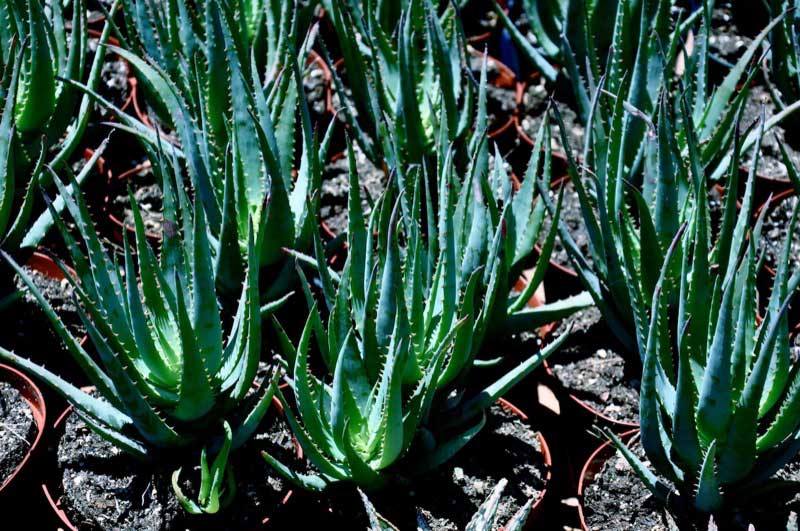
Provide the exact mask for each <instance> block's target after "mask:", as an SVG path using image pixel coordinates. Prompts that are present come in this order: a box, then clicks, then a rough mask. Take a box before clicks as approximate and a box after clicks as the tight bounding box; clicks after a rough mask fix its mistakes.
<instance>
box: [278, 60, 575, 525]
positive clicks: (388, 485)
mask: <svg viewBox="0 0 800 531" xmlns="http://www.w3.org/2000/svg"><path fill="white" fill-rule="evenodd" d="M483 76H484V77H483V82H482V90H481V99H480V102H481V103H480V104H479V108H483V100H482V97H483V90H484V89H483V87H485V70H484V73H483ZM479 116H481V118H479V120H481V119H485V118H484V117H483V115H482V114H481V115H479ZM476 130H482V128H481V127H479V126H478V127H476ZM439 148H440V149H439V153H441V154H442V155H441V157H442V158H441V160H438V161H436V162H435V163H430V166H431V167H434V168H438V173H437V174H435V175H428V174H427V173H426V172H424V171H423V170H422V168H423V167H426V166H428V165H427V164H426V165H423V166H422V167H420V166H411V167H408V168H405V167H402V166H401V167H397V168H393V171H396V172H397V181H396V182H397V183H398V187H397V189H398V190H400V191H399V192H394V191H393V189H392V188H390V189H388V190H387V192H386V193H385V194H384V195H383V196H382V197H381V199H380V200H379V202H378V203H377V204H376V205H375V207H374V208H373V210H372V212H371V213H370V215H369V217H368V218H367V217H366V216H365V214H364V212H363V207H362V206H361V205H362V203H361V198H360V192H359V187H358V181H357V176H356V174H355V171H354V170H355V161H354V157H353V154H352V150H351V151H350V165H351V175H350V179H351V182H350V201H349V225H348V233H347V234H348V236H347V238H348V242H347V243H348V245H347V248H348V257H347V260H346V262H345V264H344V266H343V269H342V271H341V273H338V272H333V271H330V270H329V268H328V267H327V265H326V264H325V262H324V255H323V254H322V252H321V245H320V244H319V240H317V242H318V243H317V244H316V248H317V258H316V264H317V265H316V270H317V271H318V273H319V278H320V283H321V291H322V296H323V299H324V303H320V304H318V303H317V302H316V301H315V300H314V296H313V293H312V291H311V290H310V289H307V290H306V297H307V299H308V303H309V308H310V316H309V318H308V320H307V322H306V325H305V328H304V329H303V332H302V335H301V337H300V340H299V342H298V343H297V344H296V346H295V345H293V344H292V342H291V341H290V339H289V338H288V336H286V335H285V334H283V333H281V335H282V336H283V340H282V341H281V344H282V345H283V352H284V359H285V367H286V370H287V374H288V376H289V378H290V387H291V391H292V393H291V395H292V398H293V400H291V401H290V400H289V398H287V397H286V396H285V394H284V393H283V392H280V391H279V392H278V397H279V399H280V400H281V403H282V404H283V405H284V408H285V409H286V411H287V418H288V420H289V422H290V424H291V425H292V427H293V431H294V433H295V435H296V437H297V438H298V441H299V442H300V444H301V446H302V447H303V449H304V451H305V454H306V455H307V457H308V460H309V461H310V463H311V464H312V465H313V467H314V470H313V472H305V471H298V470H295V469H293V468H292V467H290V466H287V465H286V464H284V463H282V462H281V461H280V460H278V459H276V458H275V457H274V456H271V455H270V454H269V453H266V454H265V458H266V459H267V460H268V461H269V462H270V463H271V464H272V465H273V466H274V467H275V468H276V470H278V471H279V472H281V473H282V474H283V475H284V476H285V477H286V478H287V479H290V480H292V481H294V482H296V483H298V484H299V485H301V486H303V487H304V488H306V489H310V490H315V491H321V490H326V489H328V488H331V487H332V488H333V489H334V490H335V488H336V486H337V485H339V486H341V485H343V484H344V485H345V486H346V485H348V484H356V485H359V486H361V487H363V488H366V489H370V490H373V491H375V490H378V491H382V492H380V493H376V494H375V497H374V501H375V502H376V503H377V504H378V505H379V506H382V507H387V510H391V511H392V514H391V515H388V514H387V515H386V516H387V517H388V518H389V519H390V520H397V521H395V522H394V523H395V524H396V525H400V526H401V527H403V526H405V525H407V523H404V522H406V519H408V518H409V517H410V516H409V513H408V512H405V513H404V509H408V507H404V506H405V505H406V504H412V503H422V504H425V503H426V501H425V500H422V499H420V498H414V500H415V501H411V500H410V499H409V498H407V496H410V494H408V493H409V492H410V491H414V490H415V488H414V487H413V485H419V486H420V487H421V486H422V485H426V484H429V483H430V484H431V485H434V487H432V488H437V487H435V485H438V486H439V487H438V488H445V487H443V486H442V482H443V481H444V482H446V481H447V479H446V478H447V477H448V474H449V473H451V472H452V471H450V470H449V469H448V471H443V472H435V471H436V470H441V469H442V468H444V467H445V466H455V467H456V468H458V465H452V463H453V462H458V463H462V464H463V463H466V462H467V461H469V459H468V458H467V457H466V456H467V455H468V454H470V448H475V449H478V448H480V449H481V450H480V454H481V455H484V456H485V455H486V452H487V451H491V452H493V453H496V454H497V456H495V459H496V460H497V461H496V462H497V463H501V462H503V463H505V465H504V466H510V467H511V468H513V467H514V465H512V464H509V460H510V461H515V458H510V457H509V456H508V455H505V456H501V454H504V452H505V451H506V450H511V448H517V449H518V445H519V444H520V443H525V444H528V447H527V450H525V451H524V452H523V451H522V450H520V451H519V452H520V453H518V454H513V455H516V456H517V457H516V462H517V464H520V463H519V461H520V460H526V461H527V460H529V461H532V462H535V461H536V460H537V459H538V460H541V457H538V458H537V457H536V455H537V453H539V454H540V453H542V452H543V450H542V449H541V447H540V448H539V449H537V448H536V442H535V440H536V436H535V435H534V434H533V433H532V432H531V431H530V430H529V429H526V428H524V427H523V426H522V425H519V424H518V422H519V419H515V418H514V416H513V415H512V416H511V417H507V416H504V413H503V412H502V410H501V409H500V408H496V407H494V406H493V404H494V403H495V402H496V401H497V400H498V399H499V398H500V397H501V396H502V395H503V394H504V393H505V392H506V391H508V390H509V389H510V388H511V387H513V385H515V384H516V383H518V382H520V381H521V380H522V379H523V378H524V377H525V376H526V375H527V374H529V373H531V372H532V371H533V370H534V369H535V368H536V367H537V366H539V365H540V363H541V361H542V360H543V359H545V358H546V357H547V356H548V355H550V354H551V353H552V352H554V351H555V350H556V349H557V348H558V346H559V345H560V344H561V343H563V341H564V339H565V337H566V336H563V337H561V338H559V339H557V340H555V341H553V342H552V343H550V344H549V345H547V346H546V347H544V348H543V349H542V350H541V351H536V352H534V353H533V354H532V355H530V356H529V357H526V358H522V359H520V358H519V357H517V356H514V355H512V354H509V355H507V356H505V358H506V359H505V360H503V361H505V363H506V365H510V367H509V368H508V369H504V370H505V371H506V372H504V373H503V375H502V376H500V377H499V378H497V379H496V380H494V381H491V383H487V384H486V385H485V386H484V385H483V384H482V383H481V382H480V378H477V376H478V375H477V374H476V373H477V372H478V371H477V370H473V365H474V364H475V363H478V364H481V363H483V360H482V359H481V358H482V356H481V353H482V352H483V349H482V346H485V345H486V342H485V339H486V338H488V337H490V335H492V334H494V335H497V334H499V333H502V331H507V332H508V331H512V330H517V331H519V330H534V329H535V328H536V327H537V326H541V325H544V324H547V323H549V322H551V321H552V320H555V319H558V318H561V317H564V316H566V315H569V314H570V313H572V312H573V311H575V309H576V308H580V307H583V306H585V304H586V300H585V299H586V297H577V298H575V299H572V300H566V301H557V302H555V303H551V304H550V305H544V306H540V307H538V308H535V309H532V308H529V307H527V304H526V303H527V301H528V299H530V296H531V294H532V293H533V291H535V289H536V287H537V286H538V285H539V283H540V282H541V277H542V276H543V268H546V265H547V263H548V257H547V254H546V253H544V254H543V255H542V257H540V258H539V259H538V262H537V266H536V270H535V273H534V279H533V281H532V282H531V283H530V284H529V285H528V286H527V287H526V289H525V290H524V292H523V293H519V294H514V295H511V293H510V291H511V289H510V288H511V286H512V285H513V282H512V281H513V280H515V279H516V278H517V277H518V275H519V270H520V269H519V268H520V267H522V266H523V264H524V263H525V262H526V260H527V258H528V257H530V255H531V253H532V252H533V241H534V240H535V238H536V236H537V235H538V227H540V226H541V223H542V217H543V215H544V212H545V206H544V204H542V202H541V201H538V200H535V195H536V193H535V188H536V186H535V182H534V181H536V180H537V179H538V177H539V176H538V175H537V169H538V168H539V165H538V164H537V163H536V162H537V161H538V158H539V152H538V151H537V152H535V154H534V157H533V159H534V160H533V161H532V162H531V164H530V166H529V168H530V174H529V175H528V176H527V177H526V179H525V180H524V181H523V183H522V187H521V188H520V189H519V190H518V191H517V192H516V193H514V192H513V190H512V188H513V187H512V185H511V180H510V179H509V177H508V174H507V173H506V172H505V170H503V169H502V165H501V164H495V165H494V168H493V169H492V170H490V169H489V164H488V160H489V158H488V145H487V138H486V135H485V133H484V134H483V135H477V136H475V137H474V138H473V139H472V142H471V147H470V157H469V159H470V160H472V161H473V162H472V164H471V165H470V166H469V167H468V168H467V169H466V170H465V173H464V174H460V172H459V170H458V169H457V168H456V167H455V165H454V157H453V151H452V149H450V150H448V149H447V148H446V147H445V146H444V145H443V144H441V143H440V145H439ZM545 152H546V153H547V152H549V150H548V149H547V148H545ZM496 156H497V157H498V158H499V155H496ZM545 167H546V166H545ZM547 177H549V175H548V173H547V172H545V178H547ZM434 188H435V190H434ZM433 194H435V195H433ZM434 197H435V199H434ZM434 205H435V206H434ZM423 212H427V213H428V216H427V217H425V216H423ZM556 217H557V213H556ZM425 219H427V226H426V225H425V222H424V221H423V220H425ZM555 231H556V229H555V225H553V228H552V229H551V234H550V238H549V240H550V246H552V240H553V239H554V237H555ZM373 235H377V237H374V236H373ZM401 242H402V243H401ZM297 256H298V257H300V258H303V257H301V256H300V255H299V254H298V255H297ZM303 259H304V260H305V261H307V262H308V261H311V259H309V258H303ZM279 331H280V328H279ZM494 347H496V348H495V349H490V350H489V352H488V354H490V355H492V356H496V355H497V354H500V353H502V350H501V346H500V345H494ZM529 348H530V347H529ZM314 353H317V354H318V357H315V356H313V354H314ZM317 359H318V360H319V361H318V362H315V360H317ZM312 364H313V369H312ZM320 371H322V372H320ZM313 390H316V391H313ZM512 425H513V426H515V428H511V427H510V426H512ZM484 426H485V428H484ZM482 428H483V430H484V431H481V430H482ZM497 430H500V431H503V430H518V432H517V433H519V434H520V439H519V440H517V441H516V442H515V443H510V442H509V443H508V448H506V449H504V448H496V447H494V446H497V445H498V444H499V442H498V441H497V439H494V438H493V437H494V436H495V435H496V434H497V433H498V431H497ZM493 434H494V435H493ZM473 439H474V440H473ZM487 441H494V442H493V443H491V444H489V443H488V442H487ZM500 446H502V445H500ZM511 451H512V452H513V450H511ZM523 456H527V457H523ZM462 458H463V459H464V461H463V462H462V461H459V459H462ZM471 459H472V460H473V462H472V464H471V465H467V464H464V465H463V466H465V467H471V468H469V472H468V471H467V469H466V468H465V472H464V473H465V474H469V473H472V472H473V471H474V470H475V468H474V464H475V463H474V459H475V456H474V455H473V456H472V457H471ZM454 460H455V461H454ZM483 466H491V465H490V463H487V462H486V461H484V463H483ZM484 470H486V469H484ZM483 473H488V472H483ZM491 473H492V474H494V473H507V472H504V471H503V470H492V471H491ZM421 478H425V479H424V480H422V479H421ZM526 480H527V481H531V478H529V477H528V478H526ZM529 487H530V488H534V487H532V486H531V485H529ZM541 487H542V485H541V484H540V485H539V489H540V490H541ZM341 488H345V487H341ZM428 488H431V487H430V485H428ZM448 488H449V487H448ZM387 489H388V490H387ZM404 489H405V492H406V494H403V492H404ZM387 492H388V494H387ZM398 497H403V499H406V500H408V501H404V502H401V501H400V499H398ZM445 498H447V496H445ZM389 499H391V500H393V501H392V503H390V504H387V501H388V500H389ZM480 501H481V500H480V499H478V500H472V501H471V502H470V503H473V504H474V506H475V508H477V506H478V505H480ZM518 501H520V500H518ZM524 504H525V500H521V502H520V506H522V505H524ZM388 505H391V507H390V508H389V507H388ZM463 509H464V507H458V508H454V507H450V508H449V510H450V511H453V510H455V511H463ZM432 510H434V511H437V510H442V508H441V507H440V508H437V509H432ZM463 517H464V513H463V512H461V513H460V514H452V512H451V513H450V514H448V515H447V518H450V519H455V521H456V524H455V525H462V524H464V523H466V522H461V523H458V522H459V520H460V519H463Z"/></svg>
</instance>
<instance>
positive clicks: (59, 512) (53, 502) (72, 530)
mask: <svg viewBox="0 0 800 531" xmlns="http://www.w3.org/2000/svg"><path fill="white" fill-rule="evenodd" d="M2 367H4V366H3V365H0V368H2ZM287 385H288V384H281V385H280V387H281V388H284V387H286V386H287ZM92 389H94V388H93V387H84V388H82V389H81V390H82V391H91V390H92ZM272 406H273V407H275V408H276V409H277V411H278V413H279V414H280V415H283V414H284V412H283V406H282V405H281V403H280V400H278V398H277V397H275V396H273V397H272ZM72 409H73V408H72V406H68V407H67V408H66V409H65V410H64V411H63V412H62V413H61V414H60V415H59V416H58V418H57V419H56V421H55V422H54V423H53V429H54V430H56V429H58V427H59V425H60V424H61V423H62V422H64V419H66V418H67V415H69V414H70V413H71V412H72ZM43 420H44V419H43ZM40 435H41V433H40ZM37 441H38V438H37ZM293 442H294V446H295V449H296V451H297V457H298V458H300V459H302V458H303V450H302V449H301V448H300V444H299V443H298V441H297V439H294V438H293ZM41 487H42V492H43V493H44V497H45V499H46V500H47V503H48V504H49V505H50V508H51V509H52V510H53V513H55V515H56V516H57V517H58V519H59V520H61V523H62V524H64V525H65V526H66V527H67V529H69V531H80V530H79V529H78V528H77V527H75V525H74V524H73V523H72V521H70V519H69V517H68V516H67V514H66V513H65V512H64V510H63V509H62V508H61V496H60V495H59V497H58V498H53V495H52V494H51V492H53V493H59V492H60V490H59V489H58V488H55V487H54V488H52V489H51V488H49V487H48V486H47V484H46V483H42V484H41ZM293 493H294V489H291V488H290V489H287V490H286V495H285V496H284V497H283V499H282V500H281V502H280V505H279V506H278V507H277V508H276V511H277V510H281V508H283V507H286V505H287V504H288V503H289V500H290V499H291V497H292V494H293ZM270 519H271V516H266V517H264V518H263V519H262V520H261V525H266V524H267V523H269V521H270Z"/></svg>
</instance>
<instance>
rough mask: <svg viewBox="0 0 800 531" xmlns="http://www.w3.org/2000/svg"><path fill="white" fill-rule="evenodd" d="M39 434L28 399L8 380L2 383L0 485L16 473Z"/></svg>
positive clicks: (0, 386) (0, 383) (0, 398)
mask: <svg viewBox="0 0 800 531" xmlns="http://www.w3.org/2000/svg"><path fill="white" fill-rule="evenodd" d="M35 437H36V424H35V423H34V421H33V412H32V411H31V407H30V405H29V404H28V402H26V401H25V399H24V398H23V397H22V395H21V394H20V392H19V391H18V390H16V389H15V388H14V386H12V385H11V384H9V383H8V382H0V485H2V484H3V483H4V482H5V481H6V479H7V478H8V477H9V476H11V474H13V473H14V471H15V470H16V469H17V467H18V466H19V464H20V463H22V460H23V459H25V455H26V454H27V453H28V449H29V448H30V446H31V443H32V442H33V439H34V438H35Z"/></svg>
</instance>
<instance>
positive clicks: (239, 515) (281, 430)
mask: <svg viewBox="0 0 800 531" xmlns="http://www.w3.org/2000/svg"><path fill="white" fill-rule="evenodd" d="M262 450H269V451H270V452H271V453H272V454H273V455H275V456H276V457H277V458H279V459H281V460H283V461H284V462H285V463H287V464H289V466H296V463H294V462H293V461H296V458H295V450H294V445H293V439H292V436H291V432H290V431H289V429H288V426H287V425H286V424H285V423H283V422H279V421H277V419H276V417H272V416H268V418H267V420H265V422H264V428H263V429H262V430H261V432H260V433H257V434H256V435H255V436H254V437H253V438H252V439H251V441H250V442H248V443H247V444H246V445H245V446H244V447H242V448H241V449H239V450H237V451H236V452H235V453H234V454H233V455H232V457H231V464H232V465H233V469H234V470H235V474H236V476H235V478H236V483H237V491H236V496H235V497H234V500H233V502H232V504H231V505H230V506H228V507H226V508H223V509H221V510H220V512H219V513H217V514H216V515H213V516H202V517H193V516H191V515H188V514H187V513H186V512H185V511H184V510H183V508H182V506H180V504H179V502H178V501H177V499H176V498H175V497H174V495H173V490H172V486H171V476H172V472H173V470H174V469H175V468H177V467H178V466H182V468H183V471H182V474H181V479H182V481H181V483H182V488H183V490H184V493H186V494H187V495H190V496H191V494H192V492H193V491H194V490H195V487H193V485H194V482H195V481H196V480H197V478H196V476H197V477H199V471H198V470H195V469H196V467H197V465H198V464H199V457H197V456H196V455H194V453H192V456H190V457H188V458H186V459H184V458H182V457H180V456H177V455H176V456H175V457H176V459H173V460H172V461H170V460H166V461H165V463H166V462H172V463H175V464H173V465H166V464H165V465H164V466H161V467H159V466H157V465H154V464H149V463H142V462H139V461H137V460H136V459H134V458H132V457H130V456H128V455H127V454H124V453H122V452H121V451H120V450H118V449H117V448H116V447H114V446H113V445H111V444H110V443H108V442H106V441H104V440H103V439H101V438H100V437H99V436H97V435H95V434H94V433H93V432H92V431H90V430H89V429H88V428H87V427H86V425H85V424H84V423H83V422H82V421H81V420H80V419H78V417H77V416H76V415H75V414H72V415H70V416H69V417H68V419H67V421H66V428H65V433H64V436H63V437H62V438H61V442H60V444H59V447H58V462H59V466H60V468H61V470H62V474H63V475H62V488H63V495H62V498H61V501H62V504H63V505H64V508H65V511H66V512H67V514H68V515H69V517H70V519H71V520H72V521H73V522H74V523H75V524H77V525H79V527H80V529H82V530H83V529H86V530H95V529H97V530H111V529H114V530H131V531H133V530H136V531H151V530H152V531H155V530H179V529H180V530H183V529H192V530H193V531H195V530H209V531H210V530H215V531H225V530H230V531H234V530H235V531H240V530H246V529H251V528H255V527H256V526H257V525H258V524H260V522H261V521H262V520H263V519H264V518H265V517H268V516H271V515H272V514H273V513H274V512H275V511H276V510H277V509H278V507H279V505H280V502H281V500H282V499H283V497H284V496H285V494H286V490H287V488H288V485H287V484H286V483H285V482H284V481H283V480H281V479H279V478H277V477H276V475H275V473H274V472H273V471H272V469H271V468H270V466H269V465H268V464H267V463H266V461H264V459H263V458H262V457H261V455H260V453H261V451H262Z"/></svg>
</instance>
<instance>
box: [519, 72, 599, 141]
mask: <svg viewBox="0 0 800 531" xmlns="http://www.w3.org/2000/svg"><path fill="white" fill-rule="evenodd" d="M549 101H550V92H549V90H548V87H547V85H546V83H545V82H544V79H541V78H539V79H535V80H532V81H531V82H530V83H529V84H528V86H527V87H526V88H525V92H524V93H523V94H522V105H521V108H520V120H519V123H520V127H521V128H522V131H523V132H524V133H525V134H526V135H528V137H529V138H530V139H531V140H534V141H535V140H536V135H537V134H538V133H539V127H541V125H542V120H543V119H544V114H545V111H546V110H547V105H548V103H549ZM553 101H554V102H555V105H556V107H557V108H558V112H559V113H560V114H561V119H562V120H563V121H564V127H566V129H567V139H568V141H569V145H570V148H571V150H572V152H573V154H575V155H576V156H579V155H580V154H581V153H582V152H583V145H584V142H585V136H584V127H583V126H582V125H581V122H580V118H579V117H578V114H577V113H576V112H575V111H574V110H573V109H572V107H570V106H569V105H568V104H566V103H565V102H563V101H559V100H558V99H554V100H553ZM550 126H551V128H550V132H551V138H550V146H551V147H552V149H553V150H554V151H556V152H558V153H564V152H565V151H564V145H563V142H562V140H561V131H559V129H558V120H557V119H556V118H555V116H554V113H553V112H552V111H551V113H550Z"/></svg>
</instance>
